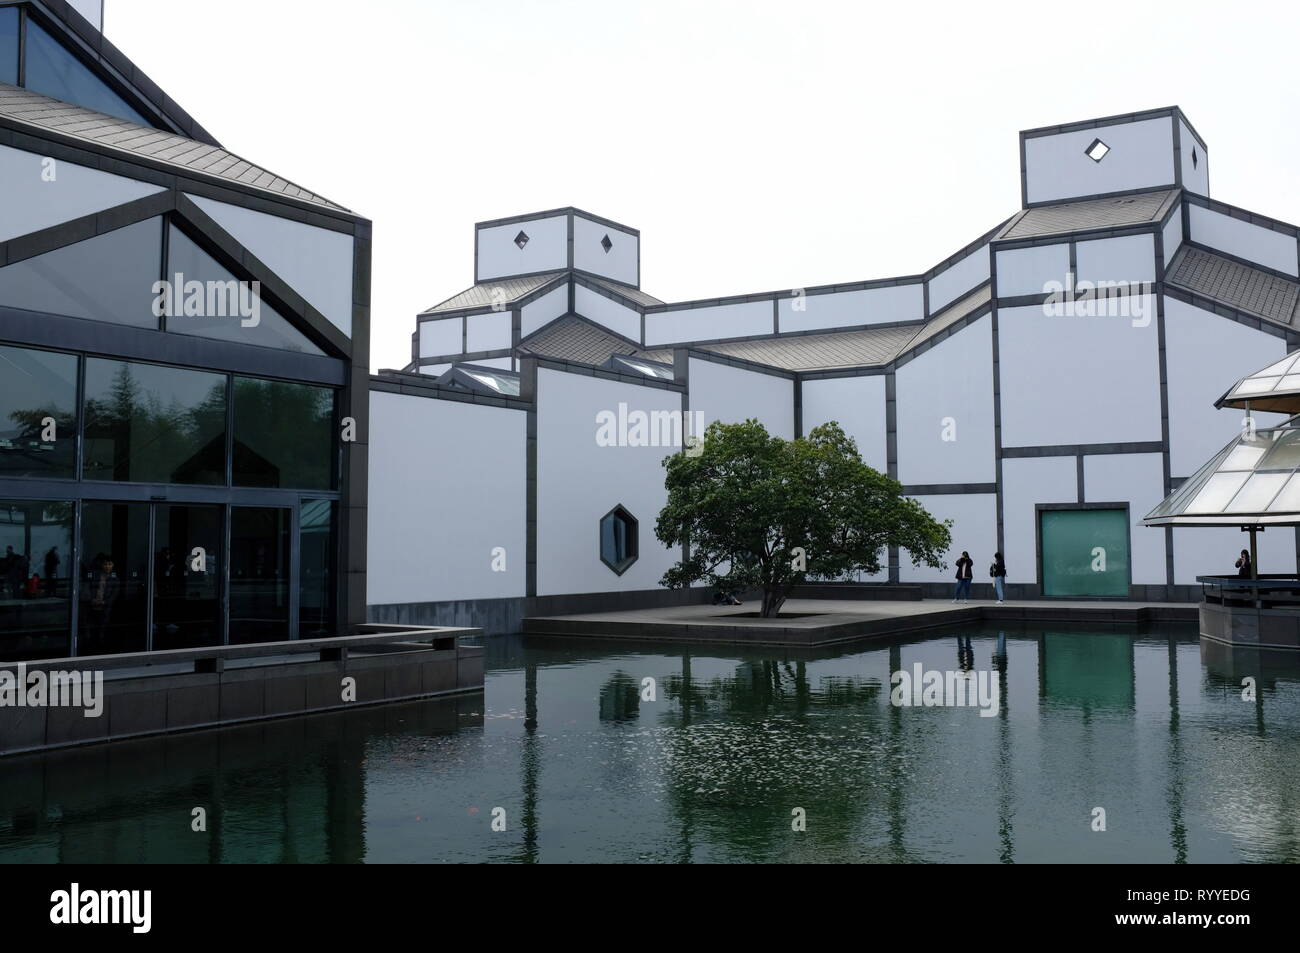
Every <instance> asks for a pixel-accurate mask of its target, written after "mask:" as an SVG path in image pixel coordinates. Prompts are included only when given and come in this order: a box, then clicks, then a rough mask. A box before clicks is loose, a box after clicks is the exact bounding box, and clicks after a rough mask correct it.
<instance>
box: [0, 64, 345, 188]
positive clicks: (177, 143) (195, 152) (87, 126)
mask: <svg viewBox="0 0 1300 953" xmlns="http://www.w3.org/2000/svg"><path fill="white" fill-rule="evenodd" d="M0 117H3V118H7V119H11V120H14V121H17V122H20V123H23V124H25V125H28V126H35V127H37V128H39V129H42V130H45V131H47V132H51V133H56V134H58V135H61V136H67V137H68V138H70V139H74V140H81V141H83V142H89V143H93V144H95V145H96V146H100V147H107V148H110V149H114V150H116V151H119V152H124V153H127V154H128V155H131V156H134V157H137V158H143V159H150V160H152V161H154V162H160V163H163V164H164V165H168V166H171V167H172V168H175V169H180V170H183V171H184V172H186V173H187V174H191V175H200V176H208V177H212V178H216V179H220V180H222V181H225V182H237V183H239V184H240V185H245V186H249V187H251V188H255V189H262V190H264V191H267V192H274V193H276V194H278V195H282V196H285V197H286V198H291V199H297V200H299V201H301V202H308V203H311V204H313V205H319V206H323V207H326V208H332V209H337V210H339V211H342V212H347V211H348V209H346V208H344V207H343V206H342V205H337V204H335V203H334V202H331V201H329V200H328V199H325V198H322V197H321V196H319V195H316V194H315V193H314V192H308V191H307V190H306V189H304V188H301V187H300V186H297V185H295V184H294V183H292V182H290V181H289V180H288V179H284V178H281V177H280V176H278V175H275V174H274V173H272V172H268V171H267V170H266V169H263V168H262V167H261V166H256V165H253V164H252V163H251V162H248V161H246V160H244V159H241V158H240V157H239V156H237V155H235V154H234V153H232V152H227V151H226V150H225V149H223V148H221V147H220V146H216V145H212V144H211V143H206V142H198V141H196V140H194V139H186V138H185V137H184V136H178V135H176V134H175V133H171V132H164V131H162V130H161V129H154V128H153V127H152V126H141V125H139V124H138V123H134V122H130V121H128V120H126V119H118V118H117V117H116V116H107V115H105V114H104V113H100V112H95V111H94V110H93V109H86V108H85V107H84V106H74V105H73V104H71V103H65V102H62V101H60V100H57V99H51V98H50V97H48V96H42V95H41V94H40V93H34V92H32V91H31V90H29V89H23V88H22V87H19V86H10V85H8V84H6V83H0Z"/></svg>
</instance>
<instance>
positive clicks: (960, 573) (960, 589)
mask: <svg viewBox="0 0 1300 953" xmlns="http://www.w3.org/2000/svg"><path fill="white" fill-rule="evenodd" d="M974 565H975V563H974V561H973V560H972V559H971V558H970V553H968V552H966V550H964V549H963V550H962V551H961V558H960V559H958V560H957V593H956V595H954V596H953V600H952V601H953V602H969V601H970V581H971V578H972V577H973V575H974V574H973V573H972V571H971V570H972V568H973V567H974Z"/></svg>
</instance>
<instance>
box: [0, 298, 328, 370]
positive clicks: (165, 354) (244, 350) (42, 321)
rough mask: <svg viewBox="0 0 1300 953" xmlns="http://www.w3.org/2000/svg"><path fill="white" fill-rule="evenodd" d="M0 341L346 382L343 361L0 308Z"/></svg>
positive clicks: (106, 355) (209, 368)
mask: <svg viewBox="0 0 1300 953" xmlns="http://www.w3.org/2000/svg"><path fill="white" fill-rule="evenodd" d="M0 341H3V342H4V343H6V344H12V345H14V346H15V347H37V348H47V349H51V350H62V351H83V352H85V353H87V354H90V355H91V356H92V357H107V358H115V359H118V360H130V361H147V362H151V363H155V364H176V365H180V366H184V367H194V368H200V369H203V370H213V371H230V372H232V373H236V374H250V375H253V376H256V377H267V378H273V379H278V380H287V381H302V382H304V383H313V384H325V385H328V386H331V387H342V386H343V385H344V384H346V383H347V380H348V365H347V362H345V361H343V360H341V359H339V358H334V357H322V356H320V355H318V354H301V353H299V352H296V351H281V350H277V349H276V348H269V347H257V346H254V345H252V344H236V343H232V342H229V341H214V340H211V339H208V338H201V337H196V336H194V335H191V334H173V333H169V332H167V331H158V330H154V329H152V328H132V327H127V326H125V325H121V324H110V323H108V322H105V321H92V320H89V319H87V318H69V317H65V316H63V315H56V314H43V313H41V312H38V311H20V310H18V309H17V308H7V307H4V306H2V305H0Z"/></svg>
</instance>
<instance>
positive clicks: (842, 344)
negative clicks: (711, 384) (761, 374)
mask: <svg viewBox="0 0 1300 953" xmlns="http://www.w3.org/2000/svg"><path fill="white" fill-rule="evenodd" d="M915 334H916V325H909V326H907V327H899V328H866V329H863V330H859V331H829V332H826V333H824V334H790V335H784V336H782V337H772V338H757V339H754V340H751V341H730V342H727V343H723V344H701V345H698V346H697V350H701V351H713V352H714V353H716V354H725V355H727V356H728V357H738V358H742V359H743V360H746V361H754V362H756V363H759V364H767V365H770V366H772V367H779V368H782V369H784V370H787V371H812V370H822V369H825V368H831V367H862V366H870V365H875V364H885V363H887V362H888V361H889V360H890V359H891V358H893V356H894V355H895V354H897V353H898V351H899V349H900V348H902V347H903V345H905V344H906V343H907V342H908V341H909V340H910V339H911V338H912V337H914V336H915Z"/></svg>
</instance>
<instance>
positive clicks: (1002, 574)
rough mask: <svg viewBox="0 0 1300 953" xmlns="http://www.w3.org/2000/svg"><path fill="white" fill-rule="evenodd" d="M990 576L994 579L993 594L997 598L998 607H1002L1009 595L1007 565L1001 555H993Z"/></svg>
mask: <svg viewBox="0 0 1300 953" xmlns="http://www.w3.org/2000/svg"><path fill="white" fill-rule="evenodd" d="M989 575H990V576H992V577H993V593H994V595H996V596H997V599H998V605H1002V600H1004V599H1005V598H1006V595H1007V564H1006V561H1005V560H1004V559H1003V558H1002V554H1001V553H994V554H993V562H992V564H991V565H990V566H989Z"/></svg>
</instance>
